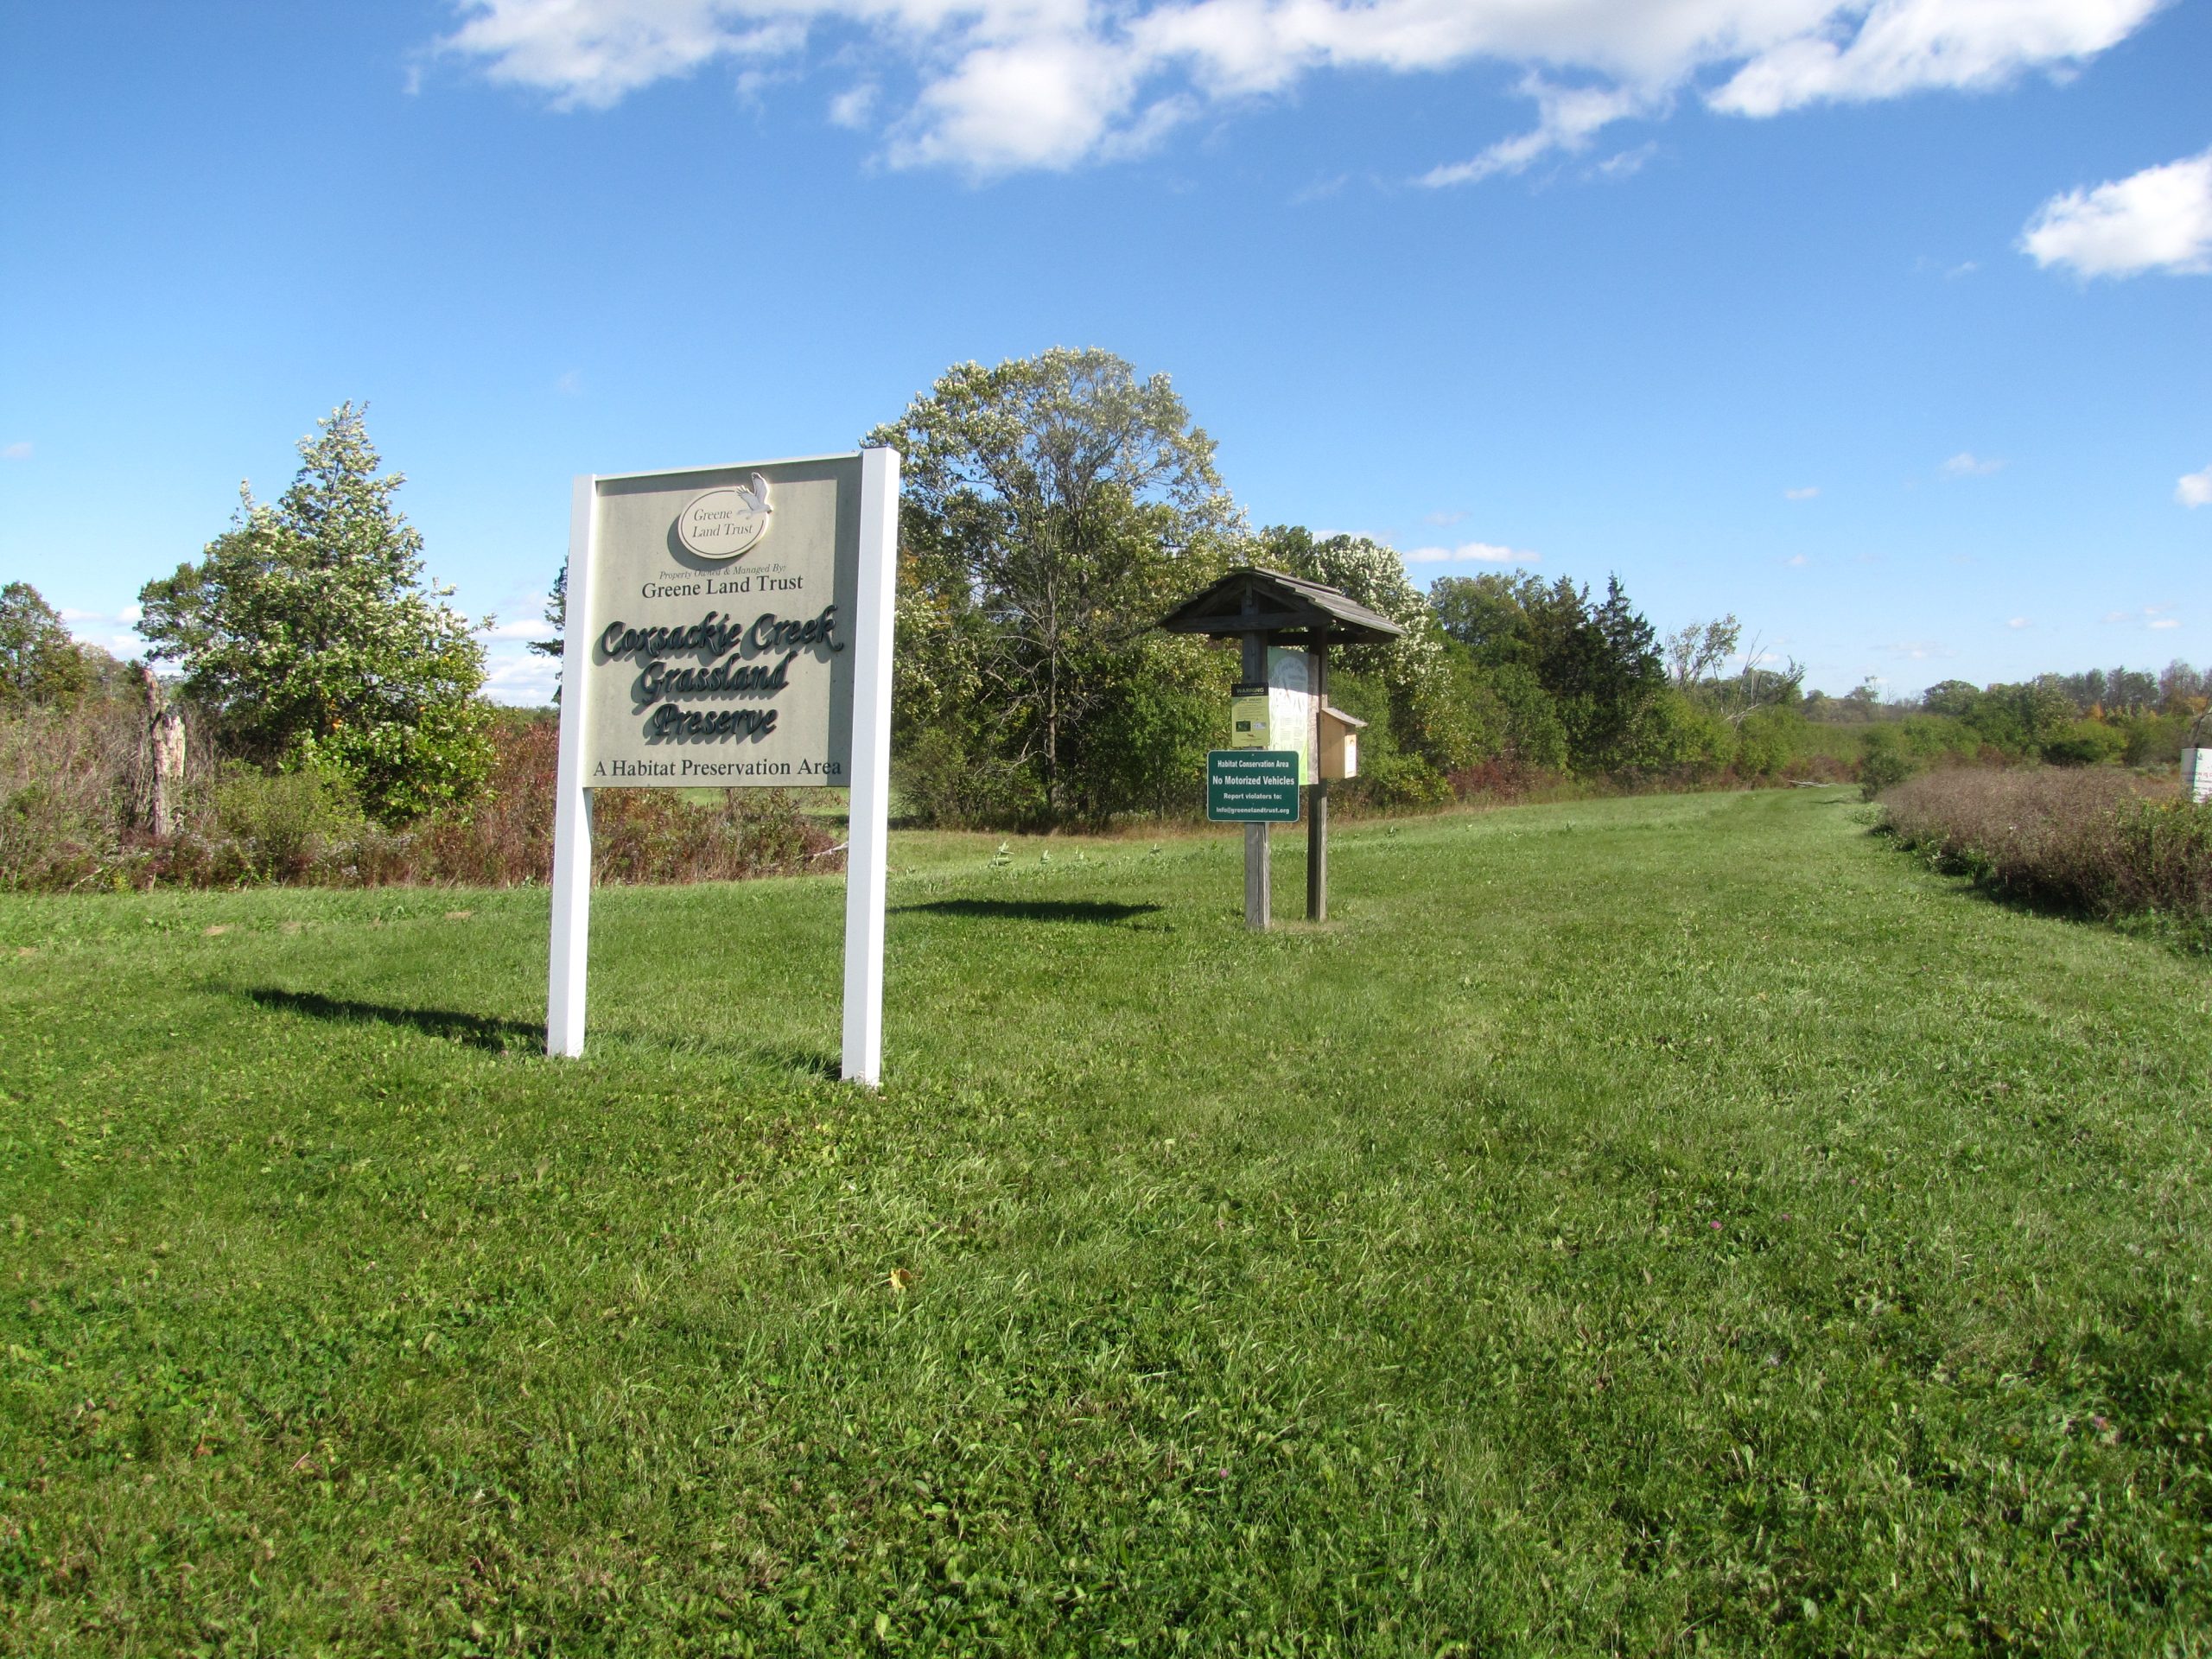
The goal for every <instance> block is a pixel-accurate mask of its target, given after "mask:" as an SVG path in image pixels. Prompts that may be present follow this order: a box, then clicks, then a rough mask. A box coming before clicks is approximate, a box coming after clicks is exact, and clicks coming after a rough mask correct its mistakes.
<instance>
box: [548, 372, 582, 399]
mask: <svg viewBox="0 0 2212 1659" xmlns="http://www.w3.org/2000/svg"><path fill="white" fill-rule="evenodd" d="M583 389H584V377H583V372H582V370H579V369H564V370H563V371H562V373H561V378H559V379H557V380H556V381H555V382H554V383H553V390H554V391H557V392H559V393H560V394H561V395H562V396H563V397H581V396H582V393H583Z"/></svg>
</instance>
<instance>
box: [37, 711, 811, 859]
mask: <svg viewBox="0 0 2212 1659" xmlns="http://www.w3.org/2000/svg"><path fill="white" fill-rule="evenodd" d="M144 725H145V719H144V714H143V709H139V708H137V707H136V706H134V705H132V704H131V703H130V702H127V701H124V700H117V701H115V702H111V703H110V702H103V703H99V704H97V705H87V706H86V708H84V709H79V710H78V711H76V712H75V713H74V714H72V715H58V714H54V713H52V712H50V711H48V710H44V709H29V710H24V711H19V712H17V713H15V714H11V715H8V716H6V717H5V718H0V888H5V887H13V888H18V889H35V890H44V891H48V892H54V891H67V890H69V889H73V888H122V887H153V886H176V887H240V886H259V885H264V884H272V883H273V884H280V885H299V886H315V887H385V886H396V885H407V886H429V885H440V886H443V885H454V886H469V887H521V886H528V885H531V884H543V882H545V881H546V880H550V877H551V874H552V869H553V802H554V785H555V777H556V760H557V754H558V750H559V742H560V731H559V728H558V726H557V725H556V724H555V723H554V722H553V721H543V720H535V721H524V720H513V721H503V722H502V723H501V724H500V725H499V727H498V728H495V730H494V734H493V744H494V750H495V757H496V758H495V760H494V763H493V772H492V776H491V779H490V782H489V786H488V787H487V788H486V791H485V792H484V793H483V794H482V795H481V796H480V797H479V798H477V799H476V800H475V801H474V802H472V803H471V804H469V805H468V807H467V808H466V809H465V810H448V811H443V812H440V813H437V814H434V815H433V816H431V817H428V818H425V819H423V820H422V821H421V822H419V823H414V824H410V825H409V826H407V827H405V828H404V829H397V830H391V829H384V828H381V827H380V826H378V825H377V824H375V823H372V822H371V821H369V820H368V819H366V818H365V817H363V816H362V815H361V813H360V811H359V807H358V805H357V804H353V802H352V799H351V797H350V795H349V794H348V793H347V792H346V791H343V790H342V789H339V790H336V791H333V790H330V789H328V788H327V787H325V786H324V785H321V784H320V783H318V781H317V780H316V779H314V778H312V777H304V776H292V777H285V776H277V777H270V776H267V775H265V774H263V773H259V772H254V771H252V770H251V769H248V768H242V767H239V766H236V765H235V764H233V765H232V766H231V767H229V768H228V769H219V768H218V767H217V766H215V764H214V761H213V756H212V754H211V753H205V752H204V751H205V745H204V743H203V744H197V745H195V746H194V760H193V766H192V769H191V775H190V777H189V779H188V785H189V786H188V790H187V802H186V821H185V823H184V824H183V826H182V828H181V830H180V832H179V833H178V834H176V835H175V836H169V837H167V838H163V839H156V838H155V837H153V836H149V835H145V834H143V833H141V832H139V831H137V830H136V829H132V828H131V826H130V819H131V812H132V804H133V802H134V800H135V798H136V791H137V786H138V782H139V779H138V773H139V771H140V768H141V766H142V764H143V760H142V753H143V752H142V741H143V731H144ZM594 804H595V811H594V836H593V843H594V844H593V859H592V867H593V870H594V874H595V875H596V877H597V878H598V880H601V881H612V882H685V881H717V880H741V879H743V878H745V877H748V876H756V875H798V874H820V873H827V872H830V871H836V870H841V869H842V868H844V858H843V853H842V847H841V844H840V843H839V842H837V841H836V838H835V837H834V836H832V835H831V834H830V832H829V829H828V827H827V826H825V825H824V824H823V823H822V822H820V821H819V820H817V819H816V818H814V817H810V816H808V815H807V814H806V813H805V812H804V811H803V810H800V807H799V805H798V801H797V800H796V799H795V798H793V797H792V796H791V794H790V793H788V792H787V791H783V790H726V791H715V792H712V793H709V792H707V791H674V790H658V789H656V790H606V791H600V792H599V793H598V795H597V796H596V798H595V803H594Z"/></svg>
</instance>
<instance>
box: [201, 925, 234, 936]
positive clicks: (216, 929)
mask: <svg viewBox="0 0 2212 1659" xmlns="http://www.w3.org/2000/svg"><path fill="white" fill-rule="evenodd" d="M200 931H201V933H202V934H203V935H204V936H205V937H206V938H211V939H212V938H214V937H215V936H216V935H217V934H218V933H227V932H229V931H231V925H230V924H229V923H228V922H218V923H216V924H215V925H214V926H213V927H209V928H203V929H201V930H200Z"/></svg>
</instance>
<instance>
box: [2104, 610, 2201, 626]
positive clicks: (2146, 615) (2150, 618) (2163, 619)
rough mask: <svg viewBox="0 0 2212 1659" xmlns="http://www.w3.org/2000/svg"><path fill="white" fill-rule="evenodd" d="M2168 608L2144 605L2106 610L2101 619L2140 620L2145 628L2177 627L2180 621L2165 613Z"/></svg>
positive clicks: (2118, 620)
mask: <svg viewBox="0 0 2212 1659" xmlns="http://www.w3.org/2000/svg"><path fill="white" fill-rule="evenodd" d="M2169 608H2170V607H2167V606H2164V605H2145V606H2144V607H2141V608H2140V609H2139V610H2133V611H2107V612H2106V613H2104V616H2103V619H2102V620H2104V621H2107V622H2116V623H2122V622H2140V623H2141V624H2142V625H2143V626H2145V627H2146V628H2177V627H2179V626H2181V622H2180V620H2179V619H2178V618H2176V617H2171V616H2169V615H2167V614H2166V612H2167V610H2168V609H2169Z"/></svg>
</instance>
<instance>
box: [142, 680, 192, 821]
mask: <svg viewBox="0 0 2212 1659" xmlns="http://www.w3.org/2000/svg"><path fill="white" fill-rule="evenodd" d="M138 677H139V683H140V684H141V685H142V686H143V688H144V689H145V692H146V770H145V779H146V783H145V794H144V806H145V813H144V821H145V825H146V828H147V829H150V830H151V831H153V833H154V834H156V835H157V836H173V835H175V833H176V829H177V820H178V818H179V817H181V816H182V814H183V810H184V716H183V715H181V714H179V713H178V712H177V710H176V709H175V706H174V705H172V704H171V703H170V702H169V696H168V692H166V691H164V690H162V683H161V682H160V681H159V680H157V679H156V678H155V677H154V671H153V670H152V669H151V668H149V667H148V666H147V665H146V664H143V663H141V664H138Z"/></svg>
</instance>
